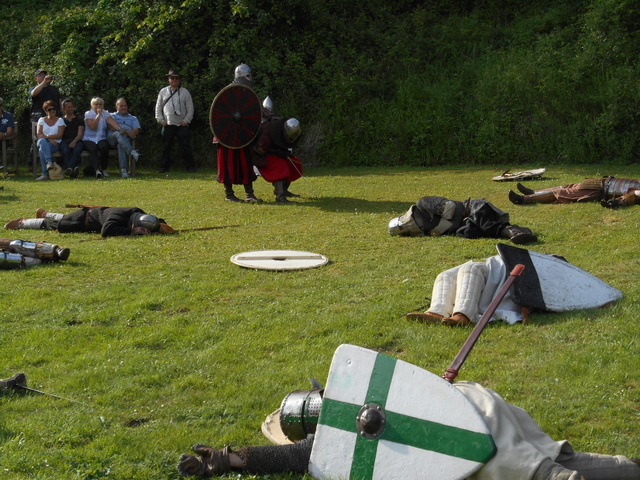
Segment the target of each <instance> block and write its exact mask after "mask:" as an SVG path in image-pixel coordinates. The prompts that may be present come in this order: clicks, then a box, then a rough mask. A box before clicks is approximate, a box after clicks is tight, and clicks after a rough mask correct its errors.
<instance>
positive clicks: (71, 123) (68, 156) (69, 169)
mask: <svg viewBox="0 0 640 480" xmlns="http://www.w3.org/2000/svg"><path fill="white" fill-rule="evenodd" d="M62 112H63V115H64V116H63V117H62V119H63V120H64V123H65V125H66V126H65V129H64V133H63V134H62V140H61V141H60V153H62V157H63V158H64V168H65V169H66V171H65V175H67V176H68V177H71V178H77V177H78V172H79V170H80V167H79V165H80V155H81V154H82V150H84V144H83V143H82V137H83V135H84V119H83V118H82V117H80V116H78V115H76V113H75V109H74V106H73V100H71V99H70V98H65V99H64V100H63V101H62Z"/></svg>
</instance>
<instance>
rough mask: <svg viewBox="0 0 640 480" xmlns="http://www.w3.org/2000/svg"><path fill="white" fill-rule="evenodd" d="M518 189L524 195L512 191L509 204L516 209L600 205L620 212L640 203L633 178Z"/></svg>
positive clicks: (638, 187) (638, 188) (639, 190)
mask: <svg viewBox="0 0 640 480" xmlns="http://www.w3.org/2000/svg"><path fill="white" fill-rule="evenodd" d="M517 188H518V190H519V191H520V193H522V194H523V195H518V194H517V193H515V192H514V191H512V190H509V200H510V201H511V203H514V204H516V205H525V204H529V203H574V202H589V201H599V202H600V204H601V205H602V206H603V207H606V208H617V207H626V206H632V205H636V204H638V203H640V180H636V179H633V178H618V177H613V176H607V177H602V178H585V179H584V180H583V181H582V182H580V183H572V184H569V185H560V186H557V187H548V188H542V189H539V190H533V189H531V188H527V187H525V186H524V185H522V184H521V183H518V185H517Z"/></svg>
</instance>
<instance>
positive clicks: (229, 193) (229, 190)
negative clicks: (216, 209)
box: [224, 183, 241, 202]
mask: <svg viewBox="0 0 640 480" xmlns="http://www.w3.org/2000/svg"><path fill="white" fill-rule="evenodd" d="M224 199H225V200H226V201H227V202H240V201H241V200H240V199H239V198H238V197H236V195H235V193H233V185H232V184H230V183H225V184H224Z"/></svg>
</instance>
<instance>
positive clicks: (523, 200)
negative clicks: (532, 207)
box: [509, 190, 556, 205]
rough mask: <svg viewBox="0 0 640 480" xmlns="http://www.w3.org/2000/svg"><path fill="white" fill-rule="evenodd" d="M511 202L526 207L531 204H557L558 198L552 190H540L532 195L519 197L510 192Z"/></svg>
mask: <svg viewBox="0 0 640 480" xmlns="http://www.w3.org/2000/svg"><path fill="white" fill-rule="evenodd" d="M509 200H511V203H515V204H516V205H523V204H524V205H526V204H529V203H555V201H556V196H555V195H554V194H553V192H552V191H551V190H540V191H536V192H535V193H532V194H531V195H518V194H517V193H515V192H512V191H511V190H509Z"/></svg>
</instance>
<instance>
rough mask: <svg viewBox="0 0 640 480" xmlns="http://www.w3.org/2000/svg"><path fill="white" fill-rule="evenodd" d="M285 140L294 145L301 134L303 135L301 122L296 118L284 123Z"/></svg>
mask: <svg viewBox="0 0 640 480" xmlns="http://www.w3.org/2000/svg"><path fill="white" fill-rule="evenodd" d="M283 128H284V139H285V141H286V142H287V143H290V144H291V143H294V142H295V141H296V140H297V139H298V137H299V136H300V133H302V129H301V128H300V122H299V121H298V120H297V119H295V118H290V119H288V120H287V121H286V122H284V127H283Z"/></svg>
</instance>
